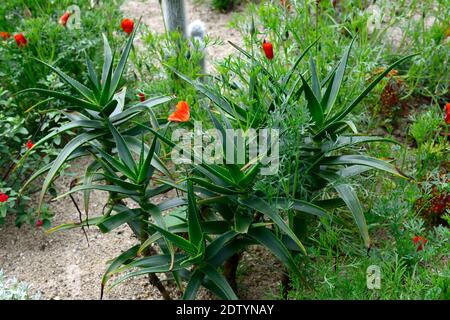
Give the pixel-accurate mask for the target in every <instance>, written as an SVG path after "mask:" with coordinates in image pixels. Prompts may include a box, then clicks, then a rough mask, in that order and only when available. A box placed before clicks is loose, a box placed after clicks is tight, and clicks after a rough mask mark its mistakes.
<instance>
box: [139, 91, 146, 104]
mask: <svg viewBox="0 0 450 320" xmlns="http://www.w3.org/2000/svg"><path fill="white" fill-rule="evenodd" d="M138 96H139V100H140V101H141V102H144V101H145V94H143V93H138Z"/></svg>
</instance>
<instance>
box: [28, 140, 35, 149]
mask: <svg viewBox="0 0 450 320" xmlns="http://www.w3.org/2000/svg"><path fill="white" fill-rule="evenodd" d="M33 146H34V143H33V142H32V141H31V140H28V141H27V149H28V150H30V149H31V148H33Z"/></svg>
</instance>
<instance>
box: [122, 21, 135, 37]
mask: <svg viewBox="0 0 450 320" xmlns="http://www.w3.org/2000/svg"><path fill="white" fill-rule="evenodd" d="M133 28H134V21H133V19H128V18H127V19H123V20H122V30H123V31H124V32H125V33H127V34H130V33H132V32H133Z"/></svg>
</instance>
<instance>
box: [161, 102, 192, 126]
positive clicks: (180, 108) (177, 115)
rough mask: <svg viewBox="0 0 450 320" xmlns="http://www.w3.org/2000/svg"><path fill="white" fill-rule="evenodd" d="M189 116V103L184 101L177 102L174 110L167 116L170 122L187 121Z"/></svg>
mask: <svg viewBox="0 0 450 320" xmlns="http://www.w3.org/2000/svg"><path fill="white" fill-rule="evenodd" d="M189 118H190V112H189V105H188V104H187V102H186V101H180V102H178V103H177V106H176V109H175V111H174V112H173V113H172V114H171V115H170V116H169V117H168V118H167V120H169V121H172V122H187V121H189Z"/></svg>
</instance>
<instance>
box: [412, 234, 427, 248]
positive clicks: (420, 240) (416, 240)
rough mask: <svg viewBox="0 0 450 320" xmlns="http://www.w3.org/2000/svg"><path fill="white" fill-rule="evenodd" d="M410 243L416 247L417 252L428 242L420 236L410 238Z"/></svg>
mask: <svg viewBox="0 0 450 320" xmlns="http://www.w3.org/2000/svg"><path fill="white" fill-rule="evenodd" d="M412 241H413V242H414V245H415V246H416V247H417V251H420V250H422V249H423V246H424V245H425V243H427V242H428V240H427V239H425V238H424V237H421V236H414V237H413V238H412Z"/></svg>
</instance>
